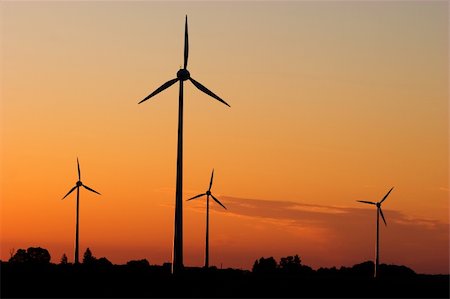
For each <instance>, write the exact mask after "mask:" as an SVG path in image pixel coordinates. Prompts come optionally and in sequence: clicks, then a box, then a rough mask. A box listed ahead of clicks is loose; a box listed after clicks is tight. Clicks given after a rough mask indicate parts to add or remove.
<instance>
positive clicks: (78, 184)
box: [62, 158, 100, 264]
mask: <svg viewBox="0 0 450 299" xmlns="http://www.w3.org/2000/svg"><path fill="white" fill-rule="evenodd" d="M77 166H78V182H76V184H75V187H73V188H72V189H70V191H69V192H67V194H66V195H65V196H64V197H63V198H62V199H64V198H66V197H67V196H68V195H69V194H70V193H72V192H73V190H75V189H77V224H76V232H75V264H78V263H79V260H78V214H79V213H78V212H79V207H80V187H81V186H83V187H84V188H85V189H87V190H89V191H91V192H94V193H97V194H100V193H98V192H97V191H95V190H94V189H91V188H89V187H88V186H86V185H84V184H83V183H82V182H81V171H80V162H78V158H77Z"/></svg>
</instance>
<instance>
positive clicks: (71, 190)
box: [61, 185, 77, 200]
mask: <svg viewBox="0 0 450 299" xmlns="http://www.w3.org/2000/svg"><path fill="white" fill-rule="evenodd" d="M75 189H77V186H76V185H75V187H73V188H72V189H70V191H69V192H67V194H66V195H65V196H64V197H63V198H61V200H63V199H64V198H66V197H67V196H68V195H69V194H70V193H72V192H73V190H75Z"/></svg>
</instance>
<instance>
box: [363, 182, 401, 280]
mask: <svg viewBox="0 0 450 299" xmlns="http://www.w3.org/2000/svg"><path fill="white" fill-rule="evenodd" d="M392 189H394V187H392V188H391V190H389V192H388V193H386V195H385V196H384V197H383V199H382V200H380V201H379V202H372V201H365V200H357V201H358V202H362V203H366V204H371V205H375V206H377V247H376V258H375V273H374V276H375V278H376V277H378V275H379V273H378V267H379V262H380V255H379V252H380V247H379V245H380V229H379V226H380V215H381V218H383V222H384V225H387V223H386V219H384V215H383V211H382V210H381V204H382V203H383V201H385V200H386V198H387V197H388V195H389V193H391V191H392Z"/></svg>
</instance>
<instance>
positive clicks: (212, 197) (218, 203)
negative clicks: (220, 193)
mask: <svg viewBox="0 0 450 299" xmlns="http://www.w3.org/2000/svg"><path fill="white" fill-rule="evenodd" d="M211 197H212V198H213V199H214V200H215V201H216V202H217V203H218V204H219V205H221V206H222V207H223V208H224V209H225V210H226V209H227V208H225V206H224V205H223V204H222V203H221V202H220V201H219V200H218V199H217V198H215V197H214V195H212V194H211Z"/></svg>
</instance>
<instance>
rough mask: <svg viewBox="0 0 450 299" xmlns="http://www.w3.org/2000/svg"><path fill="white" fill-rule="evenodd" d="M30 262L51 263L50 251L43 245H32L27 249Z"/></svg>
mask: <svg viewBox="0 0 450 299" xmlns="http://www.w3.org/2000/svg"><path fill="white" fill-rule="evenodd" d="M27 254H28V256H29V259H30V262H31V263H34V264H49V263H50V258H51V257H50V253H49V252H48V250H47V249H45V248H41V247H30V248H28V249H27Z"/></svg>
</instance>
